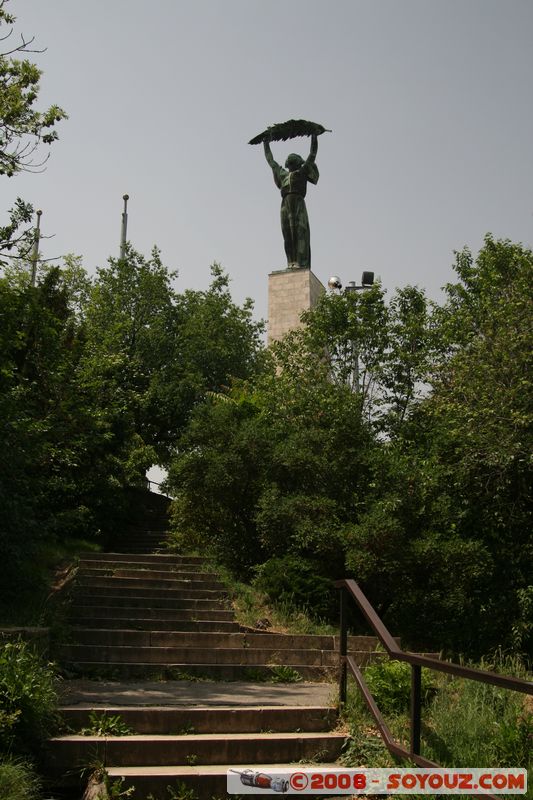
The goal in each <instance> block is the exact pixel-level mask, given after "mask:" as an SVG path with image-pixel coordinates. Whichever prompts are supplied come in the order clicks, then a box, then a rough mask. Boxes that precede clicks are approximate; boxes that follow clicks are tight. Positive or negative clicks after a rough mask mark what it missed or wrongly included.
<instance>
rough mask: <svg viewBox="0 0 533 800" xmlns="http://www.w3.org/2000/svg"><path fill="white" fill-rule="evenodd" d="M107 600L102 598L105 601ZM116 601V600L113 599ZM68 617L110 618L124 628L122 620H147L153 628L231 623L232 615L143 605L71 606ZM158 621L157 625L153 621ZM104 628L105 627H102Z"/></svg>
mask: <svg viewBox="0 0 533 800" xmlns="http://www.w3.org/2000/svg"><path fill="white" fill-rule="evenodd" d="M106 599H109V598H103V600H106ZM113 599H114V600H116V598H113ZM70 616H71V619H72V620H74V621H76V620H77V621H81V620H84V619H86V618H89V619H93V618H96V617H100V618H110V619H116V620H122V622H121V627H124V620H125V619H128V620H135V621H137V619H139V620H149V621H150V624H151V626H152V628H153V627H157V624H159V623H160V622H163V621H169V622H200V621H203V620H206V621H207V622H233V619H234V614H233V611H231V610H230V609H225V608H222V609H221V608H220V606H218V605H217V607H216V608H212V609H211V608H207V609H206V608H203V607H195V608H190V609H184V608H181V607H179V606H178V608H175V607H174V606H173V605H171V606H166V607H164V608H162V607H155V606H152V607H150V606H145V605H144V603H141V604H140V605H136V606H129V605H122V606H119V605H116V604H115V605H105V604H103V605H98V604H97V603H95V604H94V605H84V604H82V603H80V604H79V605H78V604H76V605H72V606H71V607H70ZM156 620H157V621H158V622H157V624H156V623H155V621H156ZM103 627H105V625H104V626H103Z"/></svg>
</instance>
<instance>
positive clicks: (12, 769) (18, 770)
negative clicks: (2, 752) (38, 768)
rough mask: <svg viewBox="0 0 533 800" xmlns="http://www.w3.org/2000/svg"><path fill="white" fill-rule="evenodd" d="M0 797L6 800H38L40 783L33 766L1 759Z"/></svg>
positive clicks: (13, 760) (12, 759)
mask: <svg viewBox="0 0 533 800" xmlns="http://www.w3.org/2000/svg"><path fill="white" fill-rule="evenodd" d="M0 797H2V798H5V799H6V800H8V798H9V800H39V798H40V797H41V781H40V779H39V777H38V775H37V774H36V772H35V770H34V768H33V766H32V765H31V764H29V763H28V762H27V761H22V760H20V759H16V758H9V757H8V758H3V759H2V763H1V764H0Z"/></svg>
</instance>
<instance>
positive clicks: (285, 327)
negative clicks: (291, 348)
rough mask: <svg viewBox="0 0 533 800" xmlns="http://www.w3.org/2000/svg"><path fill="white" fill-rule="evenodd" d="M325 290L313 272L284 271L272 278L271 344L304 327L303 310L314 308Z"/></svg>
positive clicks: (270, 279)
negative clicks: (302, 321)
mask: <svg viewBox="0 0 533 800" xmlns="http://www.w3.org/2000/svg"><path fill="white" fill-rule="evenodd" d="M323 292H325V288H324V286H323V285H322V283H321V282H320V281H319V280H318V278H317V277H316V275H314V274H313V273H312V272H311V270H310V269H283V270H279V271H276V272H271V273H270V275H269V276H268V344H271V342H275V341H278V340H279V339H282V338H283V336H285V334H286V333H287V332H288V331H290V330H292V329H293V328H299V327H301V324H302V323H301V322H300V315H301V313H302V311H308V310H309V309H311V308H313V307H314V306H315V305H316V303H317V302H318V299H319V297H320V295H321V294H322V293H323Z"/></svg>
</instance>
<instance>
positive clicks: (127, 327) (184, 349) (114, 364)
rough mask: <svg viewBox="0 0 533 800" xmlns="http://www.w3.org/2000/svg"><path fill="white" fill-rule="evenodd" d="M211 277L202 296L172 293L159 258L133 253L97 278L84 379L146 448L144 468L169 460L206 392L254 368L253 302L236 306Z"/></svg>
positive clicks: (257, 341) (219, 275) (220, 281)
mask: <svg viewBox="0 0 533 800" xmlns="http://www.w3.org/2000/svg"><path fill="white" fill-rule="evenodd" d="M212 276H213V279H212V283H211V286H210V287H209V289H208V290H207V291H201V292H200V291H196V292H195V291H190V290H187V291H185V292H184V293H183V294H178V293H177V292H176V291H175V290H174V289H173V286H172V281H173V279H174V278H175V274H174V273H171V272H169V271H168V270H167V268H166V267H165V266H164V265H163V264H162V262H161V259H160V256H159V253H158V252H157V250H154V251H153V253H152V256H151V258H150V259H148V260H147V259H145V258H144V257H143V256H141V255H140V254H139V253H136V252H135V251H134V250H132V249H131V248H129V249H128V250H127V253H126V258H125V259H124V260H114V259H110V261H109V267H108V268H106V269H101V270H99V271H98V277H97V280H96V282H95V285H94V289H93V291H92V295H91V298H90V301H89V303H88V306H87V316H86V323H87V337H88V350H87V359H86V370H87V374H88V375H89V374H90V375H92V378H91V380H95V381H98V382H99V384H100V387H101V391H102V392H103V397H105V398H106V401H105V402H106V405H108V406H109V405H111V406H115V407H116V408H117V412H118V413H119V415H121V416H122V419H123V421H124V423H125V424H126V420H127V419H129V420H130V422H129V423H127V424H131V425H132V426H133V427H134V429H135V431H136V432H137V434H138V435H139V437H140V440H142V442H144V444H145V445H146V446H147V447H150V448H152V450H151V451H150V453H149V454H148V451H147V455H149V456H150V460H149V463H147V466H150V464H151V463H153V462H154V460H156V459H157V461H158V462H159V463H161V464H165V463H167V462H168V459H169V455H170V452H171V451H172V449H173V447H174V446H175V444H176V442H177V440H178V438H179V436H180V434H181V432H182V430H183V428H184V426H185V425H186V423H187V420H188V418H189V414H190V412H191V410H192V408H193V407H194V405H195V404H196V403H197V402H198V400H199V399H201V398H202V397H203V396H205V392H206V391H219V390H220V388H221V387H222V386H223V385H227V384H228V383H229V380H230V377H231V376H234V377H238V378H245V377H247V376H248V375H250V374H251V373H252V372H253V371H254V370H255V368H256V364H257V363H258V362H259V360H260V352H261V338H260V337H261V331H262V326H261V324H259V323H254V322H253V320H252V304H251V302H247V303H245V304H244V306H243V307H239V306H237V305H236V304H235V303H233V301H232V299H231V294H230V292H229V290H228V281H229V279H228V277H227V276H226V275H225V274H224V273H223V271H222V270H221V268H220V267H219V266H218V265H214V266H213V267H212ZM120 409H121V411H120Z"/></svg>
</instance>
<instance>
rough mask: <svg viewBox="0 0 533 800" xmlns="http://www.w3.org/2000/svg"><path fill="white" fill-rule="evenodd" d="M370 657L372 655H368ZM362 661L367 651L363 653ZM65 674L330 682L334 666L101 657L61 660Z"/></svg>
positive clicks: (119, 678) (95, 677) (115, 678)
mask: <svg viewBox="0 0 533 800" xmlns="http://www.w3.org/2000/svg"><path fill="white" fill-rule="evenodd" d="M371 658H372V657H371ZM364 661H365V663H366V662H367V661H368V654H367V653H365V654H364ZM64 666H65V668H66V670H67V672H68V675H69V678H76V677H78V678H81V677H83V678H86V679H87V680H98V681H101V680H111V681H137V680H143V681H146V680H149V681H151V680H157V681H188V680H192V681H197V680H201V681H202V680H206V681H217V682H219V681H228V682H234V681H248V682H257V681H259V682H274V683H289V684H290V683H291V682H293V681H299V680H300V679H301V680H303V681H312V682H322V681H325V682H329V683H331V682H333V681H336V680H337V674H336V673H337V670H336V668H332V667H319V666H317V667H311V666H303V665H302V664H284V665H283V666H279V665H277V666H276V665H268V664H255V665H253V664H213V663H210V664H190V663H184V662H181V661H179V662H177V663H175V664H154V663H153V662H151V663H150V662H148V663H126V662H111V661H110V662H105V661H101V660H99V661H81V660H76V661H70V662H66V663H65V664H64Z"/></svg>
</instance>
